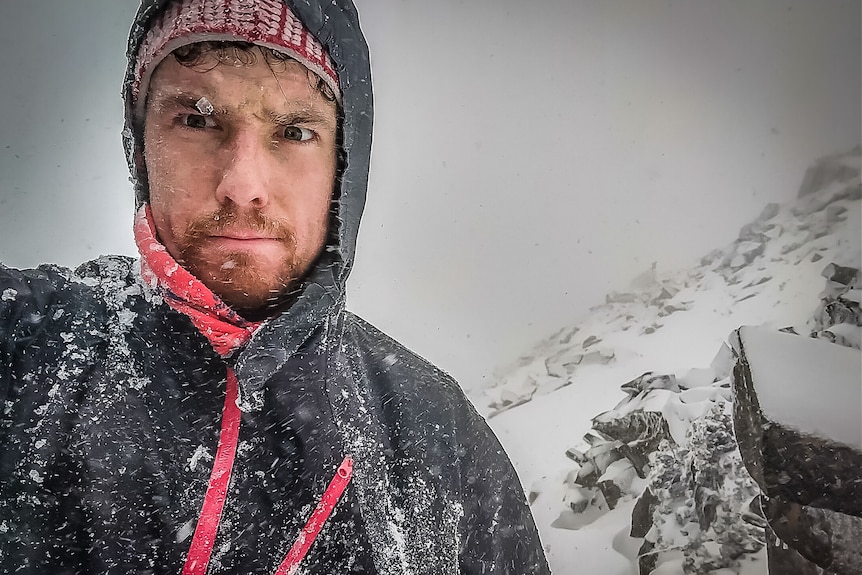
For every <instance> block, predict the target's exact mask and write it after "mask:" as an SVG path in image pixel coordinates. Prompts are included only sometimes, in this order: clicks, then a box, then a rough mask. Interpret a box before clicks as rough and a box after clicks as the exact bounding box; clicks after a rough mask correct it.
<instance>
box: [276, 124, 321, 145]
mask: <svg viewBox="0 0 862 575" xmlns="http://www.w3.org/2000/svg"><path fill="white" fill-rule="evenodd" d="M279 136H281V137H282V138H284V139H285V140H294V141H296V142H305V141H308V140H310V139H312V138H313V137H314V132H312V131H311V130H309V129H308V128H300V127H299V126H285V127H284V128H283V129H282V130H281V131H280V133H279Z"/></svg>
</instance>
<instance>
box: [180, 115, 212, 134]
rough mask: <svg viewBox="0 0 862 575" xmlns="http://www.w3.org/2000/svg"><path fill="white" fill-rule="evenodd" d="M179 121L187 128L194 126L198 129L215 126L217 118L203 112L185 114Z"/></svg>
mask: <svg viewBox="0 0 862 575" xmlns="http://www.w3.org/2000/svg"><path fill="white" fill-rule="evenodd" d="M179 122H180V124H182V125H183V126H185V127H186V128H194V129H196V130H202V129H204V128H214V127H215V125H216V123H215V120H213V119H212V118H210V117H209V116H204V115H203V114H183V115H182V116H180V118H179Z"/></svg>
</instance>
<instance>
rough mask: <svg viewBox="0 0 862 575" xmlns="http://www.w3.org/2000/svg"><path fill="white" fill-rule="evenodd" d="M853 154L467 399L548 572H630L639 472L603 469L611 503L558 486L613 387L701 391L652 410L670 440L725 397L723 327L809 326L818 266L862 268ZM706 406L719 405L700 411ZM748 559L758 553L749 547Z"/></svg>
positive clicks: (571, 474) (847, 334)
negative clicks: (516, 491)
mask: <svg viewBox="0 0 862 575" xmlns="http://www.w3.org/2000/svg"><path fill="white" fill-rule="evenodd" d="M860 160H862V153H860V149H859V148H857V149H854V150H853V151H851V152H850V153H848V154H844V155H838V156H832V157H829V158H824V159H822V160H820V161H818V162H817V163H816V164H815V165H814V166H812V168H811V169H810V170H809V171H808V173H807V174H806V178H805V181H804V182H803V186H802V189H801V190H800V197H798V198H797V200H796V201H795V202H792V203H790V204H787V205H776V204H770V205H769V206H767V207H766V208H765V209H764V210H763V212H762V213H761V214H760V215H759V216H758V217H757V219H755V220H754V221H753V222H751V223H750V224H748V225H746V226H744V227H743V228H742V229H741V230H740V233H739V237H738V238H737V240H736V241H734V242H733V243H732V244H730V245H729V246H726V247H725V248H723V249H719V250H715V251H714V252H712V253H710V254H708V255H707V256H705V257H704V258H702V259H701V260H700V261H699V262H698V263H697V264H696V265H695V266H693V267H692V268H690V269H688V270H680V271H668V272H665V271H661V270H657V269H656V268H655V266H654V267H653V268H652V269H650V270H648V271H647V272H646V273H644V274H642V275H641V276H639V277H638V278H636V281H634V282H633V285H632V289H631V290H629V291H628V292H625V293H612V294H609V295H608V296H607V298H606V302H605V304H603V305H600V306H597V307H595V308H593V309H592V310H591V312H590V313H589V314H588V315H587V317H585V318H583V320H582V321H581V322H580V323H578V325H576V326H572V327H569V328H565V329H563V330H561V331H560V332H558V333H557V334H554V335H553V336H551V337H550V338H548V339H547V340H545V341H543V342H541V343H540V344H538V345H537V346H536V348H534V349H533V350H532V351H531V352H530V353H528V354H526V355H524V356H523V357H521V358H520V359H519V360H518V361H517V362H515V363H514V364H513V365H511V366H509V367H508V368H507V369H504V370H502V375H500V376H499V377H498V378H496V379H495V381H494V382H493V384H492V385H490V386H488V387H487V388H485V389H483V390H481V391H479V392H477V393H476V394H475V395H474V396H473V400H474V402H475V403H476V404H477V406H478V407H479V409H480V410H481V411H483V412H484V413H485V414H486V416H487V417H489V423H490V424H491V426H492V427H493V428H494V430H495V431H496V432H497V434H498V435H499V437H500V439H501V441H502V442H503V444H504V446H505V447H506V449H507V451H508V452H509V454H510V456H511V457H512V459H513V461H514V462H515V466H516V468H517V469H518V472H519V474H520V476H521V480H522V482H523V484H524V486H525V488H526V489H527V491H528V493H529V494H530V498H531V500H532V507H533V512H534V515H535V517H536V521H537V523H538V525H539V530H540V532H541V534H542V538H543V541H544V543H545V545H546V547H547V549H548V554H549V559H550V561H551V566H552V568H553V569H554V572H555V573H557V574H558V575H568V574H576V573H577V574H592V573H595V574H602V575H614V574H617V573H619V574H621V575H622V574H630V573H636V572H637V570H636V566H635V563H636V556H637V550H638V547H639V546H640V545H641V541H640V540H638V539H634V538H631V537H629V535H628V534H629V531H630V529H631V516H632V508H633V506H634V497H633V495H632V494H637V493H639V492H640V491H641V490H642V489H643V487H644V486H645V485H646V483H647V481H648V478H640V477H637V475H636V474H633V473H631V472H628V473H627V472H626V471H625V470H623V469H619V468H615V469H614V472H615V473H617V474H618V476H619V477H627V478H628V480H629V482H628V483H627V484H626V487H627V489H626V490H624V491H625V492H624V493H622V494H621V497H620V499H619V501H618V502H616V506H615V508H614V509H613V510H608V509H607V507H605V508H604V509H600V508H599V507H600V506H596V505H589V504H585V503H584V502H583V501H579V500H578V497H577V493H574V494H573V492H572V486H573V483H574V482H575V479H576V476H577V475H578V473H579V471H580V470H581V467H582V466H581V464H579V463H578V462H577V461H575V460H573V458H574V459H577V458H578V453H580V454H583V452H584V451H586V450H587V449H588V448H589V446H588V445H583V442H582V438H583V437H584V436H585V435H587V434H588V432H590V430H591V428H592V427H593V418H594V417H595V416H596V415H597V414H599V413H603V412H608V410H610V409H611V408H612V407H613V406H614V405H617V406H618V407H619V406H620V405H625V402H626V399H627V398H630V397H631V396H632V395H633V394H634V392H635V391H638V392H639V390H633V389H631V388H630V389H629V393H628V394H627V393H626V392H625V391H623V390H621V389H620V386H621V385H623V384H625V383H627V382H633V381H635V380H637V379H638V378H639V376H641V375H642V374H644V373H646V372H653V373H654V374H655V375H667V376H672V377H673V378H674V379H675V381H677V382H680V384H681V390H682V391H685V389H688V390H689V391H691V390H692V389H696V388H707V387H710V388H715V389H710V390H706V389H704V390H703V391H700V392H697V391H695V392H694V393H699V394H700V395H699V396H698V398H697V399H698V400H697V401H689V402H685V401H680V400H679V398H678V397H675V398H674V401H671V402H668V405H671V404H672V405H673V406H675V407H673V409H671V408H670V407H667V406H665V407H663V409H665V416H666V420H667V421H668V422H669V423H668V425H669V427H670V428H671V429H670V430H669V431H670V432H671V434H672V436H673V437H675V438H676V439H678V440H680V441H684V440H685V434H686V431H687V430H688V427H689V425H690V423H691V422H692V421H699V420H698V417H699V416H701V415H703V414H704V413H706V412H708V411H709V410H711V409H713V407H714V405H713V404H720V403H723V402H726V401H727V399H728V397H727V396H726V393H725V392H724V391H722V390H721V387H722V386H721V385H714V384H715V383H716V379H719V380H720V379H721V377H720V376H723V375H724V374H721V373H718V371H720V370H721V369H723V368H722V365H721V364H722V361H718V362H716V363H714V362H713V360H714V359H715V358H716V355H717V354H719V352H720V350H722V349H723V345H724V343H725V342H726V341H727V338H728V336H729V335H730V334H731V332H732V331H733V330H734V329H736V328H738V327H740V326H742V325H764V326H767V327H771V328H775V329H779V328H787V327H792V328H794V329H795V330H796V331H797V332H798V333H809V332H811V331H813V330H815V329H816V328H817V326H816V325H815V322H814V320H813V316H814V314H815V312H816V311H817V309H818V305H819V303H820V296H821V294H822V292H823V291H824V283H825V281H824V277H823V275H822V272H823V271H824V268H826V266H827V265H828V264H832V263H834V264H838V265H841V266H850V267H854V268H857V269H858V268H860V264H862V221H860V220H862V210H860V206H862V187H860V177H859V173H860ZM856 291H857V292H858V289H857V290H856ZM854 297H858V294H857V295H856V296H854ZM842 333H843V335H840V336H836V337H841V338H844V339H846V340H847V341H850V342H852V341H853V340H854V339H855V340H856V341H858V340H859V339H860V335H859V334H860V328H858V327H855V329H854V328H852V327H850V328H847V329H845V330H844V332H842ZM725 353H727V352H725ZM719 359H720V358H719ZM711 364H712V365H711ZM647 379H649V378H647ZM663 381H664V380H663ZM667 381H669V380H667ZM641 383H642V384H645V383H646V382H645V381H641ZM678 387H679V386H678ZM724 387H725V388H726V387H727V386H724ZM679 390H680V389H678V391H679ZM659 395H660V394H658V393H654V394H652V396H651V397H653V396H659ZM675 395H676V396H679V394H675ZM674 402H675V403H674ZM684 403H688V405H687V406H686V407H685V408H682V407H681V406H682V405H683V404H684ZM668 414H670V415H668ZM720 416H721V415H720V410H716V412H715V413H714V414H713V417H720ZM707 427H708V426H707ZM572 448H578V449H575V450H573V449H572ZM567 452H568V455H567ZM621 465H623V464H621ZM728 465H729V463H728ZM618 467H620V466H618ZM626 473H627V474H626ZM575 509H576V510H579V511H580V510H581V509H584V511H583V512H580V513H575V512H574V510H575ZM756 557H760V558H761V559H762V553H761V554H760V555H759V556H756ZM680 565H681V561H680V562H678V563H673V562H666V563H665V564H663V565H660V566H659V569H658V570H657V571H656V573H673V572H677V573H681V572H682V568H681V566H680ZM742 568H743V571H742V572H744V573H762V572H764V571H765V566H764V564H763V562H762V560H761V561H754V562H752V561H748V560H746V561H745V562H744V563H743V567H742ZM714 572H715V573H725V572H726V573H731V572H734V571H728V570H724V571H721V570H718V571H714Z"/></svg>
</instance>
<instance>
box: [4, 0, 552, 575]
mask: <svg viewBox="0 0 862 575" xmlns="http://www.w3.org/2000/svg"><path fill="white" fill-rule="evenodd" d="M164 4H165V2H164V1H163V0H152V1H145V2H144V4H143V5H142V7H141V9H140V11H139V14H138V18H137V21H136V24H135V26H133V28H132V33H131V38H130V43H129V53H130V54H131V55H132V57H133V55H134V54H135V53H136V51H137V47H138V44H139V43H140V41H141V37H142V34H143V32H142V31H143V30H145V29H146V23H147V21H148V19H149V18H152V17H153V16H154V14H157V13H158V10H160V9H161V7H163V5H164ZM288 4H289V5H290V7H291V9H292V10H293V11H294V13H295V14H296V15H297V16H299V17H300V18H301V19H302V20H303V22H304V23H305V25H306V27H307V28H308V29H309V30H310V31H311V33H312V34H313V35H315V36H316V37H317V38H318V39H319V40H320V41H321V43H323V44H324V46H325V47H326V48H327V49H328V50H329V52H330V54H331V56H332V59H333V61H334V62H335V65H336V68H337V71H338V74H339V83H340V86H341V89H342V92H343V106H344V120H343V135H342V141H343V151H344V154H345V162H344V168H343V170H342V173H341V187H340V190H339V193H338V194H337V197H336V199H335V204H336V206H337V209H336V210H335V211H334V215H333V219H332V225H331V226H330V228H331V233H330V237H329V239H328V244H327V249H326V250H324V253H323V255H322V256H321V258H320V260H319V261H318V262H317V264H316V266H315V267H314V269H313V270H312V272H311V274H310V276H309V278H307V281H306V282H305V284H304V286H303V291H302V293H301V295H300V296H299V297H298V299H296V300H295V301H294V303H293V304H292V305H291V306H290V307H289V308H288V309H285V310H283V311H282V312H281V313H279V314H278V315H276V316H275V317H272V318H270V319H269V320H267V321H266V322H265V323H264V324H263V326H262V327H260V328H259V329H258V330H257V331H256V332H255V334H254V336H253V337H252V339H251V341H249V342H248V343H247V344H246V345H245V346H244V347H243V348H242V349H240V350H239V351H238V352H237V353H235V354H233V355H232V356H230V357H228V358H222V357H221V356H219V355H218V354H217V353H215V352H214V351H213V349H212V347H211V345H210V344H209V342H208V341H207V340H206V339H205V338H204V336H203V335H201V333H200V332H199V331H198V330H197V329H196V328H195V327H194V326H193V325H192V323H191V322H190V320H189V318H188V317H186V316H185V315H183V314H181V313H178V312H176V311H174V310H173V309H171V308H170V307H169V306H168V305H166V304H165V303H164V301H163V300H162V297H161V295H160V293H158V291H153V290H151V289H150V288H149V287H148V285H147V284H146V282H144V281H142V279H141V277H140V266H139V263H138V262H137V261H134V260H132V259H131V258H125V257H103V258H100V259H98V260H94V261H92V262H89V263H87V264H84V265H82V266H81V267H80V268H79V269H78V270H76V271H75V272H71V271H69V270H64V269H60V268H56V267H51V266H43V267H41V268H39V269H37V270H28V271H17V270H11V269H8V268H0V401H2V402H3V403H2V411H0V572H2V573H40V574H41V573H69V574H85V573H86V574H89V573H93V574H95V573H99V574H101V573H115V574H124V575H125V574H129V573H160V574H161V573H165V574H168V573H179V572H180V570H181V569H182V566H183V561H184V559H185V555H186V553H187V552H188V548H189V542H190V540H191V535H192V533H193V532H194V529H195V523H196V521H197V519H198V514H199V512H200V508H201V503H202V501H203V497H204V493H205V491H206V488H207V482H208V480H209V473H210V470H211V469H212V466H213V457H214V455H215V452H216V444H217V442H218V438H219V429H220V427H219V426H220V419H221V410H222V405H223V402H224V397H225V377H226V372H227V369H228V367H230V368H232V369H233V370H234V372H235V373H236V376H237V380H238V382H239V388H240V406H241V409H242V415H241V419H242V424H241V428H240V436H239V444H238V449H237V454H236V461H235V463H234V471H233V477H232V479H231V484H230V486H229V489H228V494H227V499H226V503H225V508H224V512H223V516H222V519H221V523H220V527H219V530H218V534H217V537H216V540H215V544H214V551H213V556H212V560H211V562H210V568H209V571H208V572H209V573H237V574H246V573H248V574H250V573H262V574H264V573H265V574H270V573H274V572H275V569H276V568H277V566H278V565H279V563H280V562H281V560H282V558H283V557H284V555H285V553H286V552H287V550H288V549H289V548H290V546H291V545H292V544H293V542H294V540H295V539H296V537H297V534H298V533H299V531H300V530H301V529H302V527H303V525H304V523H305V521H306V520H307V519H308V516H309V514H310V513H311V510H312V509H313V507H314V505H315V504H316V502H317V501H318V499H319V498H320V496H321V493H322V492H323V491H324V490H325V488H326V486H327V483H328V482H329V480H330V479H331V478H332V476H333V473H334V471H335V469H336V468H337V467H338V465H339V463H340V462H341V461H342V458H343V457H344V456H345V455H347V454H349V455H351V456H352V457H353V459H354V472H353V478H352V481H351V482H350V484H349V485H348V488H347V491H346V492H345V494H344V496H343V498H342V499H341V501H340V502H339V504H338V506H337V507H336V509H335V512H334V513H333V515H332V517H330V519H329V521H328V522H327V523H326V525H325V526H324V528H323V530H322V532H321V534H320V536H319V537H318V538H317V539H316V540H315V542H314V544H313V546H312V548H311V551H310V553H309V555H308V556H307V557H306V559H305V561H304V562H303V563H302V566H301V569H300V571H299V572H300V573H308V574H311V573H315V574H334V573H339V574H341V573H379V574H381V575H407V574H416V575H418V574H429V575H430V574H434V575H454V574H458V573H463V574H469V575H473V574H477V575H478V574H483V573H487V574H490V573H494V574H502V573H506V574H513V575H521V574H534V573H535V574H546V573H548V567H547V564H546V562H545V559H544V555H543V552H542V549H541V546H540V543H539V540H538V536H537V533H536V529H535V526H534V523H533V520H532V517H531V515H530V512H529V509H528V507H527V505H526V502H525V500H524V496H523V493H522V490H521V487H520V484H519V482H518V479H517V477H516V475H515V472H514V470H513V468H512V466H511V464H510V462H509V460H508V458H507V457H506V455H505V453H504V452H503V450H502V448H501V447H500V445H499V443H498V442H497V440H496V438H495V437H494V436H493V434H492V433H491V432H490V430H489V429H488V427H487V425H486V424H485V422H484V421H483V420H482V418H481V417H480V416H479V415H478V414H477V413H476V411H475V410H474V409H473V407H472V406H471V404H470V403H469V401H468V400H467V399H466V398H465V397H464V395H463V393H462V391H461V390H460V388H459V387H458V385H457V384H456V383H455V382H454V381H453V380H452V379H451V378H449V377H448V376H447V375H446V374H444V373H442V372H440V371H439V370H437V369H436V368H434V367H433V366H431V365H430V364H428V363H427V362H426V361H424V360H423V359H421V358H420V357H418V356H416V355H414V354H413V353H411V352H409V351H408V350H406V349H405V348H403V347H402V346H401V345H399V344H398V343H397V342H395V341H393V340H392V339H390V338H388V337H387V336H385V335H384V334H382V333H381V332H379V331H378V330H376V329H375V328H374V327H372V326H371V325H369V324H368V323H366V322H364V321H363V320H361V319H359V318H357V317H356V316H355V315H353V314H351V313H350V312H347V311H346V310H345V307H344V305H345V303H344V300H345V298H344V285H345V281H346V278H347V275H348V272H349V269H350V265H351V262H352V258H353V250H354V246H355V239H356V234H357V231H358V226H359V218H360V215H361V212H362V207H363V204H364V197H365V187H366V182H367V175H368V162H369V157H370V146H371V125H372V98H371V83H370V72H369V64H368V54H367V48H366V44H365V41H364V39H363V37H362V34H361V32H360V30H359V25H358V19H357V16H356V13H355V11H354V9H353V7H352V5H350V3H349V2H342V1H340V0H339V1H336V2H331V1H321V2H316V1H312V0H306V1H302V0H296V1H289V2H288ZM130 68H131V66H130ZM128 85H129V78H127V84H126V86H127V94H126V95H127V106H130V103H129V102H128ZM127 117H128V118H130V117H131V116H130V113H129V112H127ZM124 136H125V139H126V143H127V148H128V152H129V158H130V164H131V167H132V169H133V173H135V174H136V176H137V194H138V199H139V201H140V202H143V201H145V200H146V194H147V190H146V181H145V178H144V177H143V172H142V169H143V167H142V166H140V165H137V164H136V163H135V157H136V154H135V150H136V149H139V148H138V146H140V144H141V142H140V138H141V134H140V133H139V130H138V129H137V128H136V126H134V125H133V124H132V123H131V120H129V121H128V124H127V129H126V131H125V133H124Z"/></svg>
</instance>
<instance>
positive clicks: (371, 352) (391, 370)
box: [345, 312, 466, 402]
mask: <svg viewBox="0 0 862 575" xmlns="http://www.w3.org/2000/svg"><path fill="white" fill-rule="evenodd" d="M345 335H346V336H347V337H348V338H349V339H351V340H352V341H353V342H354V344H355V350H356V352H357V353H358V354H359V355H360V356H361V360H362V361H363V363H364V364H365V366H366V368H367V369H369V370H370V371H369V372H370V373H374V374H375V376H376V378H383V379H386V380H391V381H392V383H400V384H401V385H402V386H403V385H407V386H409V387H410V388H412V389H414V390H415V391H424V392H426V393H428V392H432V393H441V394H443V395H448V396H450V397H451V398H452V399H455V398H457V400H458V401H459V402H460V401H466V397H465V396H464V392H463V391H462V389H461V386H460V385H459V384H458V382H457V381H456V380H455V379H454V378H453V377H452V376H451V375H449V374H448V373H446V372H445V371H443V370H442V369H440V368H439V367H437V366H435V365H434V364H433V363H431V362H430V361H428V360H427V359H425V358H424V357H422V356H420V355H419V354H417V353H416V352H414V351H412V350H410V349H408V348H407V347H405V346H404V345H403V344H402V343H400V342H398V341H397V340H395V339H394V338H392V337H391V336H389V335H387V334H386V333H384V332H382V331H381V330H380V329H378V328H377V327H375V326H374V325H372V324H371V323H369V322H368V321H366V320H364V319H362V318H361V317H359V316H358V315H356V314H354V313H352V312H347V313H346V319H345Z"/></svg>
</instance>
